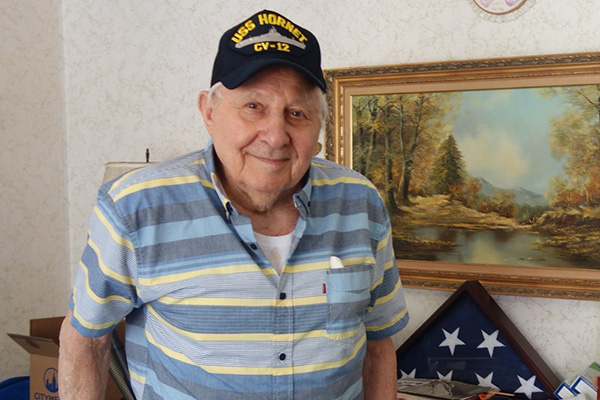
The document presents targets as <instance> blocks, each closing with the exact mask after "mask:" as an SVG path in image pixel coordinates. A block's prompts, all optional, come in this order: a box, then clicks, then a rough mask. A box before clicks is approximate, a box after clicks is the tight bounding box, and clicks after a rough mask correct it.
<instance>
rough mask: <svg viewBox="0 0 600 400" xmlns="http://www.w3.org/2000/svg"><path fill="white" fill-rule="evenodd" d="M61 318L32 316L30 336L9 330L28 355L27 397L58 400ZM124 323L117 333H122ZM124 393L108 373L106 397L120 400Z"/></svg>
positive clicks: (39, 399)
mask: <svg viewBox="0 0 600 400" xmlns="http://www.w3.org/2000/svg"><path fill="white" fill-rule="evenodd" d="M63 320H64V317H55V318H41V319H32V320H31V321H30V323H29V335H27V336H26V335H18V334H14V333H9V334H8V336H10V337H11V338H12V339H13V340H14V341H15V342H17V343H18V344H19V345H20V346H21V347H23V348H24V349H25V350H26V351H27V352H28V353H29V354H30V366H29V369H30V389H29V398H30V400H59V399H60V396H59V387H58V348H59V344H58V336H59V333H60V327H61V325H62V322H63ZM124 331H125V330H124V324H121V325H119V327H118V328H117V332H118V333H119V336H120V337H121V338H123V336H124ZM122 398H123V395H122V394H121V391H120V390H119V388H118V387H117V385H116V383H115V382H114V380H113V379H112V377H111V376H110V375H109V376H108V384H107V386H106V396H105V399H106V400H121V399H122Z"/></svg>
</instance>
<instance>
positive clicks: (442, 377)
mask: <svg viewBox="0 0 600 400" xmlns="http://www.w3.org/2000/svg"><path fill="white" fill-rule="evenodd" d="M436 372H437V371H436ZM453 372H454V371H450V372H448V375H446V376H444V375H442V374H440V373H439V372H437V375H438V379H439V380H440V381H451V380H452V373H453Z"/></svg>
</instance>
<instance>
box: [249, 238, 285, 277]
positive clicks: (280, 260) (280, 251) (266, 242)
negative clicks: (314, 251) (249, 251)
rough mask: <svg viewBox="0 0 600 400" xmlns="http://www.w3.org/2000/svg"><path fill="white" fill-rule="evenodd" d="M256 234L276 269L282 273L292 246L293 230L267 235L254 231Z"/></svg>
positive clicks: (259, 243)
mask: <svg viewBox="0 0 600 400" xmlns="http://www.w3.org/2000/svg"><path fill="white" fill-rule="evenodd" d="M254 236H256V241H257V242H258V245H259V246H260V248H261V249H262V251H263V253H265V256H267V258H268V259H269V261H270V262H271V264H272V265H273V267H274V268H275V271H277V273H278V274H279V275H281V271H283V266H284V264H285V261H286V259H287V256H288V253H289V252H290V247H292V238H293V232H292V233H288V234H287V235H283V236H267V235H261V234H260V233H256V232H254Z"/></svg>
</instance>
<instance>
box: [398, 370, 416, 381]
mask: <svg viewBox="0 0 600 400" xmlns="http://www.w3.org/2000/svg"><path fill="white" fill-rule="evenodd" d="M400 373H401V374H402V378H412V379H415V376H416V374H417V369H416V368H415V369H413V370H412V371H410V373H408V374H407V373H406V372H404V371H402V370H400Z"/></svg>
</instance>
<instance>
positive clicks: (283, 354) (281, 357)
mask: <svg viewBox="0 0 600 400" xmlns="http://www.w3.org/2000/svg"><path fill="white" fill-rule="evenodd" d="M285 357H286V356H285V353H281V354H280V355H279V359H280V360H281V361H285Z"/></svg>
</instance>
